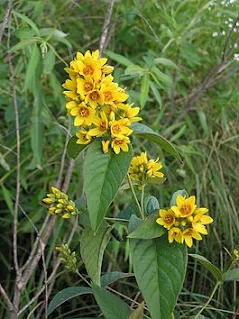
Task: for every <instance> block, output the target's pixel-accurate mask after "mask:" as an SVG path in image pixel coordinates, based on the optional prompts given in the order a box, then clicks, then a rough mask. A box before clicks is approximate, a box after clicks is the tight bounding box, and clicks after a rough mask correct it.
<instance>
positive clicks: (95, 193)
mask: <svg viewBox="0 0 239 319" xmlns="http://www.w3.org/2000/svg"><path fill="white" fill-rule="evenodd" d="M131 159H132V149H131V147H129V151H128V152H122V151H121V152H120V153H119V154H118V155H117V154H115V153H114V152H113V150H112V149H110V150H109V152H108V153H107V154H104V153H103V151H102V146H101V142H100V141H99V140H97V141H95V142H93V143H92V144H91V145H90V146H89V148H88V150H87V153H86V156H85V163H84V168H85V169H84V180H85V193H86V199H87V204H88V211H89V216H90V222H91V227H92V229H93V230H94V231H96V230H97V228H98V227H99V225H100V224H101V221H102V219H103V218H104V216H105V214H106V211H107V209H108V208H109V206H110V204H111V203H112V201H113V199H114V197H115V195H116V193H117V191H118V189H119V187H120V185H121V184H122V181H123V179H124V177H125V175H126V174H127V171H128V168H129V165H130V163H131Z"/></svg>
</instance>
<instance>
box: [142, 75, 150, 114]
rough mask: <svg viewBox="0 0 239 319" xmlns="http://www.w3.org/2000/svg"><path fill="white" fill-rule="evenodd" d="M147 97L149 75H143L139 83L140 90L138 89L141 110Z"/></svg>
mask: <svg viewBox="0 0 239 319" xmlns="http://www.w3.org/2000/svg"><path fill="white" fill-rule="evenodd" d="M148 95H149V75H148V74H144V75H143V77H142V82H141V89H140V105H141V107H142V108H143V107H144V106H145V103H146V102H147V99H148Z"/></svg>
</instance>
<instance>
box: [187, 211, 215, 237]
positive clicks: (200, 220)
mask: <svg viewBox="0 0 239 319" xmlns="http://www.w3.org/2000/svg"><path fill="white" fill-rule="evenodd" d="M207 212H208V209H207V208H204V207H201V208H197V209H196V211H195V216H194V217H193V220H192V227H193V228H194V229H195V230H196V231H197V232H199V233H201V234H203V235H207V234H208V232H207V229H206V227H205V226H204V225H207V224H211V223H212V222H213V219H212V218H211V217H210V216H208V215H205V214H206V213H207Z"/></svg>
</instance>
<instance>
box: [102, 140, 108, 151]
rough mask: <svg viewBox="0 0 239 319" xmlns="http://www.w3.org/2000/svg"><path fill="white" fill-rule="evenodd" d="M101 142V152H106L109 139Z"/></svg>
mask: <svg viewBox="0 0 239 319" xmlns="http://www.w3.org/2000/svg"><path fill="white" fill-rule="evenodd" d="M101 144H102V149H103V152H104V153H105V154H106V153H108V151H109V145H110V140H106V141H102V142H101Z"/></svg>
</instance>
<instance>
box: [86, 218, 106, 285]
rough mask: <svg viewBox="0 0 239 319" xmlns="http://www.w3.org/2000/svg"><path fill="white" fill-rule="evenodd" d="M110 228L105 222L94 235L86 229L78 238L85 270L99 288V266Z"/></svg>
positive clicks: (89, 229)
mask: <svg viewBox="0 0 239 319" xmlns="http://www.w3.org/2000/svg"><path fill="white" fill-rule="evenodd" d="M111 229H112V227H110V226H108V224H107V223H106V222H104V223H103V225H102V226H101V227H100V228H99V230H98V231H97V233H96V234H94V232H93V230H92V229H91V228H89V227H86V228H85V229H84V230H83V232H82V234H81V238H80V252H81V257H82V260H83V262H84V264H85V268H86V270H87V273H88V275H89V277H90V278H91V280H92V281H93V282H94V283H95V284H96V285H98V286H100V275H101V266H102V260H103V255H104V251H105V248H106V246H107V244H108V241H109V239H110V232H111Z"/></svg>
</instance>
